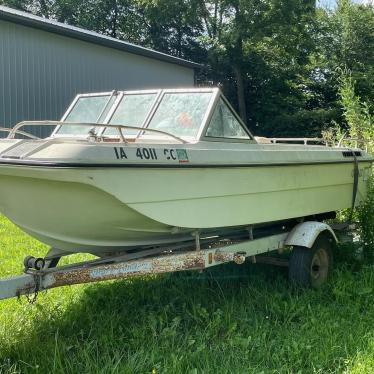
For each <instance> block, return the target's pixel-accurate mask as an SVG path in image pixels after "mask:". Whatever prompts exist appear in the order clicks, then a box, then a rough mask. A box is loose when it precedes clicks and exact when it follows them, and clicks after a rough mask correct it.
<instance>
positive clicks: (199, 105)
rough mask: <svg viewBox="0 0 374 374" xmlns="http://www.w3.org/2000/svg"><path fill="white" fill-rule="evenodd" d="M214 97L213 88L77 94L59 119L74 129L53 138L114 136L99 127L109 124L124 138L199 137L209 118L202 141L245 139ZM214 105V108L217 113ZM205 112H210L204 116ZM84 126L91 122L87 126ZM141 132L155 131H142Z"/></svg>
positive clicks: (65, 128)
mask: <svg viewBox="0 0 374 374" xmlns="http://www.w3.org/2000/svg"><path fill="white" fill-rule="evenodd" d="M217 95H220V92H219V90H217V89H190V90H188V89H187V90H172V89H171V90H154V91H122V92H112V93H103V94H86V95H78V96H77V98H76V99H75V100H74V102H73V104H72V105H71V106H70V108H69V109H68V111H67V113H66V114H65V116H64V117H63V122H69V123H74V125H70V124H66V125H61V126H59V127H58V128H57V129H56V131H55V133H54V134H55V135H63V136H64V135H69V136H80V137H82V136H84V137H86V136H87V135H88V133H89V131H90V130H92V129H94V130H95V133H96V134H97V135H98V136H103V137H106V138H113V137H118V136H119V131H118V129H117V128H113V127H105V125H106V124H109V125H121V126H125V127H123V128H122V130H121V131H122V133H123V135H124V136H125V137H126V138H128V139H131V138H132V139H135V138H143V139H144V138H154V137H158V138H159V137H161V138H167V137H168V136H167V135H166V134H170V135H173V136H176V137H178V138H182V139H187V140H191V139H196V138H197V137H198V136H199V134H203V127H205V124H206V123H207V121H208V120H209V118H211V119H210V122H209V126H208V131H207V132H206V133H205V134H203V135H205V137H206V138H207V137H216V138H217V137H221V138H239V139H243V138H245V139H247V138H249V136H248V134H247V133H246V131H245V130H244V129H243V127H242V125H241V124H240V123H239V122H238V120H237V119H235V116H234V115H233V114H232V113H231V112H230V110H229V109H228V108H226V107H225V105H226V104H224V103H223V101H222V99H220V98H219V97H218V96H217ZM218 99H219V100H218ZM217 105H218V106H217ZM218 107H219V108H220V110H219V111H218V112H217V110H218V109H217V108H218ZM211 111H213V112H212V114H211V115H210V112H211ZM226 112H227V113H226ZM217 113H218V114H217ZM221 122H222V123H221ZM223 122H225V123H223ZM226 122H227V124H226ZM75 123H77V125H75ZM79 124H82V125H81V126H80V125H79ZM83 124H86V125H85V126H83ZM87 124H92V127H91V126H89V125H87ZM131 127H135V128H134V129H131ZM142 128H144V129H146V128H147V129H150V130H157V131H159V132H157V133H156V131H155V132H152V131H142V130H141V129H142ZM163 133H166V134H165V135H164V134H163Z"/></svg>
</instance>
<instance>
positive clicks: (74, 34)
mask: <svg viewBox="0 0 374 374" xmlns="http://www.w3.org/2000/svg"><path fill="white" fill-rule="evenodd" d="M0 20H4V21H8V22H13V23H17V24H20V25H23V26H28V27H33V28H36V29H40V30H44V31H47V32H51V33H55V34H60V35H63V36H67V37H70V38H75V39H79V40H82V41H85V42H89V43H94V44H98V45H101V46H105V47H108V48H114V49H118V50H121V51H125V52H128V53H133V54H136V55H140V56H144V57H148V58H153V59H157V60H160V61H164V62H168V63H171V64H176V65H181V66H184V67H187V68H191V69H200V68H202V65H201V64H198V63H196V62H192V61H188V60H184V59H182V58H178V57H174V56H170V55H168V54H166V53H162V52H157V51H155V50H153V49H149V48H144V47H141V46H139V45H136V44H132V43H129V42H125V41H122V40H119V39H115V38H111V37H109V36H106V35H102V34H99V33H96V32H93V31H89V30H85V29H81V28H79V27H75V26H70V25H67V24H65V23H61V22H57V21H53V20H50V19H47V18H42V17H38V16H35V15H33V14H30V13H27V12H22V11H19V10H15V9H12V8H8V7H5V6H1V5H0Z"/></svg>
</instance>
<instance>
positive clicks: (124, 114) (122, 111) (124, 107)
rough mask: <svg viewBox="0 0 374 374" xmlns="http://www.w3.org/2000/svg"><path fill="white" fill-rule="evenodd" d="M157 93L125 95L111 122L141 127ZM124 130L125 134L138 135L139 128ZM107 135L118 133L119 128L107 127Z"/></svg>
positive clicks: (112, 123)
mask: <svg viewBox="0 0 374 374" xmlns="http://www.w3.org/2000/svg"><path fill="white" fill-rule="evenodd" d="M156 95H157V94H156V93H152V94H136V95H126V96H124V97H123V98H122V100H121V102H120V104H119V106H118V108H117V109H116V111H115V113H114V114H113V116H112V118H111V120H110V121H109V123H110V124H111V125H124V126H134V127H141V126H142V125H143V123H144V121H145V119H146V117H147V114H148V112H149V111H150V109H151V107H152V105H153V103H154V101H155V99H156ZM122 132H123V134H124V135H125V136H126V135H136V134H137V133H138V132H139V130H131V129H123V130H122ZM105 135H118V130H117V129H113V128H109V129H106V130H105Z"/></svg>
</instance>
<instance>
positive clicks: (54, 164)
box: [0, 159, 374, 169]
mask: <svg viewBox="0 0 374 374" xmlns="http://www.w3.org/2000/svg"><path fill="white" fill-rule="evenodd" d="M357 163H368V164H373V163H374V159H361V160H357ZM334 164H352V165H353V164H355V161H354V160H353V159H352V160H330V161H309V162H305V161H303V162H279V163H276V162H274V163H247V164H243V163H235V164H222V163H221V164H199V163H196V164H193V163H183V162H182V163H179V164H160V163H157V164H156V163H147V164H145V163H134V162H132V163H82V162H80V163H78V162H76V163H75V162H49V161H34V160H22V161H21V160H19V159H16V160H15V159H2V160H1V159H0V167H2V166H3V167H6V166H19V167H22V166H27V167H33V168H43V167H44V168H58V169H60V168H68V169H75V168H76V169H82V168H83V169H84V168H137V167H139V168H146V169H152V168H156V169H163V168H166V169H180V168H181V169H192V168H201V169H209V168H214V169H216V168H252V167H279V166H313V165H334Z"/></svg>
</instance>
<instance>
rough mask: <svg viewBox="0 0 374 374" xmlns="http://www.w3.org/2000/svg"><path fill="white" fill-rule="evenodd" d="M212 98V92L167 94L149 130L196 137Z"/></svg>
mask: <svg viewBox="0 0 374 374" xmlns="http://www.w3.org/2000/svg"><path fill="white" fill-rule="evenodd" d="M211 97H212V93H211V92H189V93H187V92H181V93H166V94H165V95H164V96H163V98H162V101H161V103H160V105H159V107H158V108H157V110H156V113H155V114H154V116H153V118H152V120H151V122H150V124H149V126H148V128H149V129H155V130H161V131H165V132H168V133H170V134H172V135H175V136H179V137H183V136H188V137H196V136H197V134H198V132H199V129H200V126H201V124H202V121H203V118H204V115H205V113H206V111H207V109H208V105H209V102H210V99H211ZM148 134H149V133H148Z"/></svg>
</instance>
